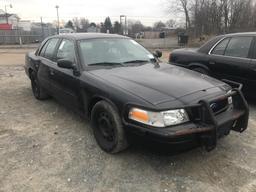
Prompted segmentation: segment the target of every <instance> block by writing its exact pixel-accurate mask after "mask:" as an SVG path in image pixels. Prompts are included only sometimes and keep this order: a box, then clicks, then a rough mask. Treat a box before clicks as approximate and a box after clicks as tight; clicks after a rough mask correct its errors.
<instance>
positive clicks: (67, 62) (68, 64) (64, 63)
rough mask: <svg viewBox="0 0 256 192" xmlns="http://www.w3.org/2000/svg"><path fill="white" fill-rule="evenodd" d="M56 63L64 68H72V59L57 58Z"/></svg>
mask: <svg viewBox="0 0 256 192" xmlns="http://www.w3.org/2000/svg"><path fill="white" fill-rule="evenodd" d="M57 65H58V67H60V68H65V69H74V64H73V62H72V61H70V60H66V59H59V60H58V61H57Z"/></svg>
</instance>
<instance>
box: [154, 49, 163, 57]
mask: <svg viewBox="0 0 256 192" xmlns="http://www.w3.org/2000/svg"><path fill="white" fill-rule="evenodd" d="M153 55H154V56H155V57H156V58H160V57H162V55H163V53H162V51H159V50H156V51H155V52H154V53H153Z"/></svg>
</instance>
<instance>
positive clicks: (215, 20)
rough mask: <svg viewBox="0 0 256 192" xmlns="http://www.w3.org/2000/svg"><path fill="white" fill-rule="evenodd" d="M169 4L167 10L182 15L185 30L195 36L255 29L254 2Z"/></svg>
mask: <svg viewBox="0 0 256 192" xmlns="http://www.w3.org/2000/svg"><path fill="white" fill-rule="evenodd" d="M169 3H170V7H169V10H171V11H172V12H173V11H174V10H175V11H177V12H182V13H183V14H184V17H185V28H186V29H187V30H188V31H190V32H192V33H194V34H195V35H196V36H200V35H203V34H221V33H230V32H241V31H252V30H255V28H256V3H255V1H254V0H169Z"/></svg>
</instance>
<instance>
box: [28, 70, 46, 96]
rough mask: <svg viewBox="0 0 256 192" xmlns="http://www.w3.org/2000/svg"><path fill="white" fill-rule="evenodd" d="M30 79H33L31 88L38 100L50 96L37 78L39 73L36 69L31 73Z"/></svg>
mask: <svg viewBox="0 0 256 192" xmlns="http://www.w3.org/2000/svg"><path fill="white" fill-rule="evenodd" d="M30 80H31V88H32V92H33V95H34V97H35V98H36V99H38V100H45V99H48V98H49V95H48V94H47V93H46V91H45V90H44V89H43V88H42V87H41V86H40V84H39V81H38V79H37V75H36V73H35V72H34V71H32V72H31V73H30Z"/></svg>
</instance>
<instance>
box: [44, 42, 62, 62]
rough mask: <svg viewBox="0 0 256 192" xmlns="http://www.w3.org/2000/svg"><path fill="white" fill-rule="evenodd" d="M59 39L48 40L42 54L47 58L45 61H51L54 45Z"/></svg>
mask: <svg viewBox="0 0 256 192" xmlns="http://www.w3.org/2000/svg"><path fill="white" fill-rule="evenodd" d="M58 41H59V39H50V40H49V43H48V45H47V47H46V50H45V52H44V57H45V58H47V59H50V60H52V59H53V56H54V55H53V54H54V51H55V48H56V45H57V43H58Z"/></svg>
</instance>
